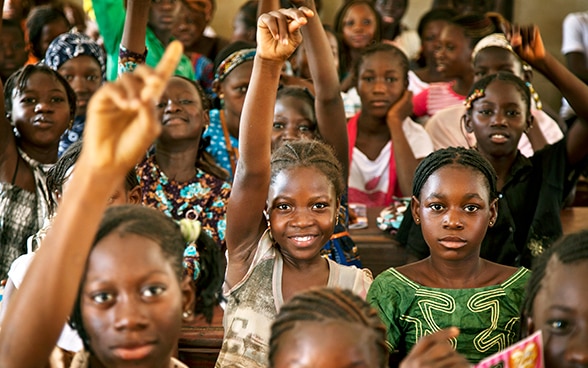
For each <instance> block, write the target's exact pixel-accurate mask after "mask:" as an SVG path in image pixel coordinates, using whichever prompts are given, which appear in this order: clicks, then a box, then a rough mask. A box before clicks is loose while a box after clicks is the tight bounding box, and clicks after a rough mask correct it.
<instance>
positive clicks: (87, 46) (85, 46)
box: [43, 32, 106, 81]
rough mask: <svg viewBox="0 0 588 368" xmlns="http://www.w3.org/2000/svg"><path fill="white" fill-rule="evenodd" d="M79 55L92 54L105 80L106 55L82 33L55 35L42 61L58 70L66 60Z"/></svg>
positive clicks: (94, 42)
mask: <svg viewBox="0 0 588 368" xmlns="http://www.w3.org/2000/svg"><path fill="white" fill-rule="evenodd" d="M81 55H88V56H92V57H93V58H94V59H96V61H97V62H98V64H99V65H100V71H101V72H102V81H105V80H106V55H105V54H104V50H102V48H101V47H100V46H99V45H98V44H97V43H96V41H94V40H93V39H91V38H90V37H88V36H87V35H85V34H83V33H79V32H71V33H63V34H60V35H59V36H57V37H56V38H55V39H54V40H53V41H52V42H51V44H50V45H49V48H48V49H47V52H45V59H43V62H44V63H45V64H47V65H48V66H49V67H50V68H51V69H53V70H58V69H59V68H60V67H61V66H62V65H63V63H65V62H66V61H68V60H70V59H73V58H76V57H78V56H81Z"/></svg>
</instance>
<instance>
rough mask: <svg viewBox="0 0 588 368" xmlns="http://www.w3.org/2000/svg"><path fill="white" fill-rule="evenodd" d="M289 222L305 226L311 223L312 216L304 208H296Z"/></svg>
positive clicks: (293, 224)
mask: <svg viewBox="0 0 588 368" xmlns="http://www.w3.org/2000/svg"><path fill="white" fill-rule="evenodd" d="M290 224H291V225H292V226H294V227H297V228H305V227H309V226H311V225H312V217H311V216H310V213H308V211H307V210H306V209H296V210H295V211H294V214H293V218H292V221H291V222H290Z"/></svg>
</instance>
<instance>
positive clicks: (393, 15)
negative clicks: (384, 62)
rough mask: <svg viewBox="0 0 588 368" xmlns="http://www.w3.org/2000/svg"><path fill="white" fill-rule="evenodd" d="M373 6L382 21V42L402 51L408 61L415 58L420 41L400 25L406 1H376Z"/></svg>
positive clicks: (403, 25) (414, 34)
mask: <svg viewBox="0 0 588 368" xmlns="http://www.w3.org/2000/svg"><path fill="white" fill-rule="evenodd" d="M374 6H375V8H376V10H377V11H378V13H380V17H381V19H382V42H385V43H389V44H391V45H394V46H396V47H398V48H399V49H400V50H402V51H403V52H404V53H405V54H406V56H407V57H408V59H409V60H411V61H412V60H414V59H416V57H417V54H418V51H419V48H420V46H421V40H420V38H419V35H418V34H417V33H416V32H415V31H414V30H410V29H408V27H407V26H406V25H405V24H403V23H402V18H403V17H404V15H405V13H406V10H407V9H408V7H409V1H408V0H376V1H374Z"/></svg>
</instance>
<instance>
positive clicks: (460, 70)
mask: <svg viewBox="0 0 588 368" xmlns="http://www.w3.org/2000/svg"><path fill="white" fill-rule="evenodd" d="M471 57H472V48H471V47H470V40H469V39H468V38H467V37H466V36H465V34H464V32H463V30H462V29H461V28H460V27H458V26H456V25H452V24H449V25H447V26H445V27H443V30H442V31H441V35H440V47H439V48H438V49H437V52H436V53H435V59H436V61H437V71H439V72H440V73H441V74H443V76H444V77H446V78H456V77H459V76H460V75H463V74H464V72H465V71H469V70H471V69H472V62H471Z"/></svg>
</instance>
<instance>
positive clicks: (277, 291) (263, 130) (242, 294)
mask: <svg viewBox="0 0 588 368" xmlns="http://www.w3.org/2000/svg"><path fill="white" fill-rule="evenodd" d="M312 15H313V13H312V12H311V11H310V10H309V9H308V8H305V7H302V8H300V9H294V8H292V9H286V10H284V9H282V10H280V11H279V12H272V13H269V14H264V15H262V16H261V18H260V20H259V22H258V34H257V40H258V48H257V53H256V56H255V62H254V64H253V74H252V80H251V88H250V90H249V91H248V93H247V97H246V103H245V104H244V111H243V125H242V127H241V128H242V129H241V130H240V138H241V139H240V140H241V142H243V143H244V144H243V146H242V150H241V158H240V161H239V165H238V167H237V173H236V175H235V181H234V183H233V185H234V189H233V191H232V193H231V199H230V201H229V205H228V208H227V223H228V224H229V227H228V228H227V249H228V265H229V266H228V268H227V274H226V277H225V286H224V289H225V294H226V295H227V307H226V309H225V317H224V318H225V320H224V327H225V336H224V341H223V346H222V348H221V352H220V355H219V358H218V360H217V366H219V367H223V366H242V367H264V366H267V354H268V350H269V349H268V347H269V337H270V336H269V333H270V331H269V326H270V324H271V321H272V320H273V319H274V318H275V316H276V314H277V312H278V310H279V309H280V307H281V306H282V304H283V303H284V302H286V301H288V300H289V299H291V298H292V296H293V295H294V294H296V293H298V292H300V291H303V290H306V289H308V288H310V287H313V286H333V287H334V286H338V287H342V288H348V289H352V290H353V291H354V292H355V293H357V294H359V295H363V294H364V293H365V291H366V289H367V287H368V286H369V284H370V282H371V278H370V276H369V275H368V274H367V273H364V272H363V271H361V270H359V269H357V268H355V267H345V266H340V265H338V264H336V263H335V262H333V261H330V260H328V259H325V258H323V257H321V254H320V250H321V248H322V247H323V246H324V244H325V243H326V242H327V241H328V240H329V238H330V237H331V235H332V233H333V228H334V226H335V223H336V221H337V220H336V218H337V209H338V207H339V198H340V196H341V194H342V191H343V182H342V180H341V171H340V170H341V169H340V164H339V163H338V162H337V159H336V158H335V156H334V155H333V154H332V152H331V150H330V149H329V148H328V146H326V145H325V144H323V143H320V142H317V141H314V140H313V141H307V140H302V141H298V142H289V143H285V144H283V145H282V146H281V147H280V148H278V149H277V150H276V151H275V152H274V153H273V155H272V156H271V158H270V154H269V153H270V147H271V121H272V120H273V116H274V111H273V106H274V105H275V98H276V97H275V96H276V95H275V91H276V90H277V87H278V84H279V77H280V71H281V68H282V65H283V63H284V61H285V60H286V59H287V58H288V57H289V56H290V54H291V53H292V52H293V51H294V49H295V48H296V47H297V46H298V44H299V43H300V41H301V36H300V32H299V30H298V29H299V28H300V27H301V26H302V25H304V24H306V23H307V20H306V19H307V17H310V16H312ZM270 165H271V166H270ZM266 204H267V208H266ZM264 209H266V211H265V212H266V216H265V217H264V215H263V212H264Z"/></svg>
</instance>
